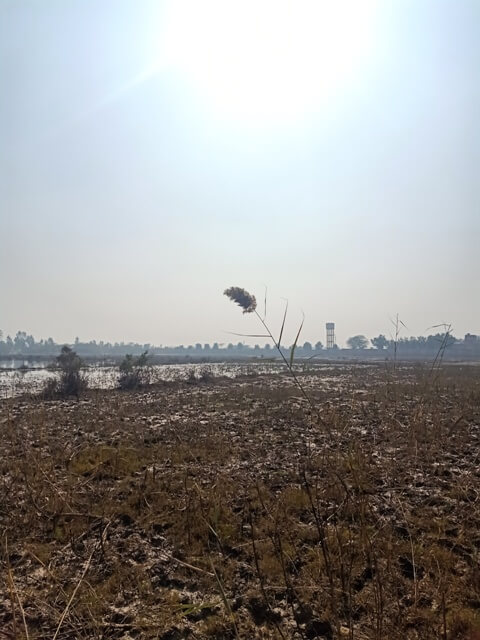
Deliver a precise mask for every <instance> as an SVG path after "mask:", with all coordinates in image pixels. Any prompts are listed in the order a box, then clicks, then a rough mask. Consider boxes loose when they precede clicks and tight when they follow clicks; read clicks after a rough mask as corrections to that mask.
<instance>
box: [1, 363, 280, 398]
mask: <svg viewBox="0 0 480 640" xmlns="http://www.w3.org/2000/svg"><path fill="white" fill-rule="evenodd" d="M2 364H3V365H4V366H0V398H11V397H14V396H18V395H21V394H24V393H38V392H39V391H40V390H41V389H42V387H43V385H44V384H45V383H46V381H47V380H48V379H50V378H54V377H55V376H56V375H58V373H57V372H55V371H52V370H50V369H49V368H47V364H48V363H46V362H45V363H36V364H37V366H35V367H31V368H26V366H27V365H28V363H27V362H26V361H25V362H24V361H23V360H15V361H6V362H4V363H2ZM149 370H150V374H151V376H150V378H151V382H152V383H155V382H164V381H165V382H173V381H177V380H178V381H180V380H187V379H188V378H189V377H191V376H192V375H193V376H195V377H196V378H201V377H202V376H204V375H209V376H212V377H215V378H219V377H227V378H237V377H239V376H245V375H247V376H248V375H251V376H255V375H261V374H267V373H279V372H280V371H282V370H284V367H283V366H282V364H280V363H262V362H251V363H242V364H238V363H231V362H228V363H227V362H224V363H209V364H205V363H198V364H197V363H196V364H192V363H188V364H160V365H152V366H150V367H149ZM84 371H85V374H86V377H87V380H88V385H89V387H90V388H92V389H113V388H114V387H115V386H116V385H117V381H118V376H119V371H118V367H114V366H99V365H91V366H89V367H86V368H85V369H84Z"/></svg>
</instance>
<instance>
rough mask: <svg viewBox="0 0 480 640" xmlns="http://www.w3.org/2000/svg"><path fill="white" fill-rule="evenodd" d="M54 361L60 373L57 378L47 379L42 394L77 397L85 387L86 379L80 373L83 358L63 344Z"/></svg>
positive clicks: (48, 396) (46, 395) (47, 396)
mask: <svg viewBox="0 0 480 640" xmlns="http://www.w3.org/2000/svg"><path fill="white" fill-rule="evenodd" d="M56 363H57V368H58V369H59V370H60V375H59V377H58V378H57V379H51V380H48V381H47V383H46V384H45V387H44V390H43V396H44V397H46V398H53V397H55V396H62V397H65V396H76V397H77V399H78V398H79V396H80V394H81V393H83V392H84V391H85V389H86V388H87V380H86V378H85V376H84V375H83V374H82V367H83V360H82V359H81V358H80V356H78V355H77V354H76V352H75V351H74V350H73V349H71V348H70V347H68V346H67V345H65V346H63V347H62V350H61V352H60V355H59V356H57V359H56Z"/></svg>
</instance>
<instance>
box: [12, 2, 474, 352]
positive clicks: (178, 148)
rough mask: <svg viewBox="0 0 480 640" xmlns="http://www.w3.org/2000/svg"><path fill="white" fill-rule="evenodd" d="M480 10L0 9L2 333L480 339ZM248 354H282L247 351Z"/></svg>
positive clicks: (162, 338) (366, 6) (256, 6)
mask: <svg viewBox="0 0 480 640" xmlns="http://www.w3.org/2000/svg"><path fill="white" fill-rule="evenodd" d="M479 24H480V3H479V2H478V1H477V0H456V1H455V2H451V0H387V1H384V0H378V1H376V0H335V1H334V0H324V1H322V0H294V1H290V2H289V1H286V0H275V1H273V0H263V1H262V0H256V1H255V2H254V1H253V0H245V1H243V2H233V0H232V1H230V0H222V1H221V0H202V2H196V1H195V0H193V1H191V2H186V1H183V0H176V1H175V2H174V1H171V2H167V1H165V2H160V1H155V2H153V1H152V2H149V1H148V0H143V1H142V2H138V1H136V0H128V1H127V0H102V2H97V1H96V0H45V1H43V0H0V80H1V95H0V329H2V330H3V332H4V334H5V335H6V334H8V333H10V334H12V335H13V334H14V333H15V332H16V331H17V330H25V331H27V332H28V333H33V335H35V336H36V337H37V338H40V337H48V336H52V337H54V338H55V339H56V340H58V341H72V340H73V339H74V337H75V336H79V337H80V339H82V340H91V339H96V340H106V341H107V340H108V341H125V342H128V341H136V342H141V343H145V342H150V343H152V344H158V345H159V344H163V345H173V344H179V343H185V344H188V343H195V342H202V343H203V342H210V343H213V342H219V343H227V342H230V341H237V340H241V339H242V338H236V337H232V335H231V333H230V332H237V333H261V331H260V327H259V326H258V324H259V323H258V319H256V318H255V317H254V316H252V315H242V313H241V310H240V309H239V308H238V307H236V306H235V305H234V304H233V303H232V302H230V301H229V300H228V299H227V298H226V297H225V296H223V295H222V294H223V291H224V289H225V288H227V287H229V286H232V285H235V286H241V287H245V288H246V289H248V290H249V291H250V292H251V293H253V294H254V295H256V296H257V298H258V300H259V307H260V308H261V311H262V313H263V304H264V303H263V300H264V292H265V288H267V322H268V323H269V324H270V326H271V328H272V330H273V331H277V330H278V328H279V326H280V324H281V316H282V309H283V305H284V304H285V299H288V303H289V312H288V318H287V328H286V333H285V339H284V342H285V343H286V344H288V343H289V342H293V340H294V337H295V334H296V331H297V328H298V325H299V323H300V321H301V318H302V314H304V315H305V324H304V328H303V332H302V337H301V339H300V341H302V340H310V341H315V342H316V341H317V340H322V341H325V322H327V321H332V322H335V324H336V335H337V342H338V343H339V344H340V345H342V344H344V343H345V341H346V339H347V338H348V337H349V336H351V335H355V334H365V335H367V336H369V337H371V336H374V335H378V334H379V333H384V334H386V335H389V334H390V332H391V331H392V323H391V319H392V318H393V317H394V316H395V315H396V314H397V313H398V314H399V317H400V318H401V320H402V321H403V322H404V324H405V325H406V327H407V329H408V330H407V329H404V330H403V331H404V333H405V334H411V335H424V334H428V333H432V332H433V330H429V327H431V326H432V325H437V324H439V323H443V322H448V323H451V324H452V327H453V332H454V333H455V335H459V336H462V335H463V334H464V333H466V332H472V333H475V332H477V333H480V296H479V291H480V288H479V274H480V251H479V247H480V242H479V240H480V180H479V167H480V131H479V122H478V113H480V82H479V76H478V69H479V63H480V39H479V38H478V27H479ZM244 340H245V342H247V343H255V342H261V343H263V342H265V340H264V339H261V338H258V339H257V338H251V339H250V338H245V339H244Z"/></svg>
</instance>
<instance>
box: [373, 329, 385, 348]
mask: <svg viewBox="0 0 480 640" xmlns="http://www.w3.org/2000/svg"><path fill="white" fill-rule="evenodd" d="M370 342H371V343H372V344H373V346H374V347H375V349H379V350H382V349H386V347H388V340H387V339H386V338H385V336H384V335H383V334H382V333H381V334H380V335H379V336H377V337H376V338H372V339H371V340H370Z"/></svg>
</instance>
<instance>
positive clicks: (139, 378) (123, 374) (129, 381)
mask: <svg viewBox="0 0 480 640" xmlns="http://www.w3.org/2000/svg"><path fill="white" fill-rule="evenodd" d="M147 354H148V351H144V352H143V353H142V354H141V355H140V356H137V357H135V356H132V355H131V354H127V355H126V356H125V358H124V359H123V360H122V362H121V363H120V367H119V369H120V377H119V379H118V386H119V388H120V389H123V390H126V389H139V388H140V387H143V386H145V385H146V384H148V383H149V382H150V371H149V369H148V368H147V360H148V355H147Z"/></svg>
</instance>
